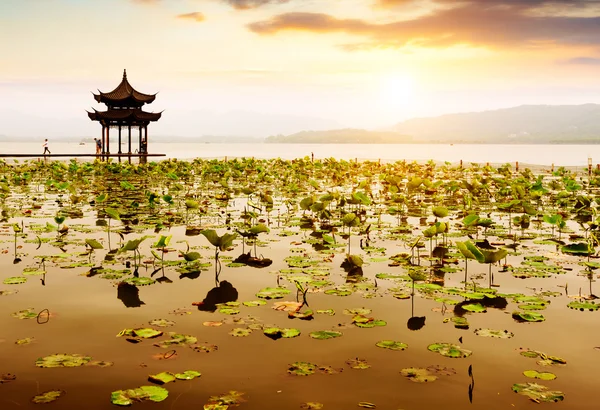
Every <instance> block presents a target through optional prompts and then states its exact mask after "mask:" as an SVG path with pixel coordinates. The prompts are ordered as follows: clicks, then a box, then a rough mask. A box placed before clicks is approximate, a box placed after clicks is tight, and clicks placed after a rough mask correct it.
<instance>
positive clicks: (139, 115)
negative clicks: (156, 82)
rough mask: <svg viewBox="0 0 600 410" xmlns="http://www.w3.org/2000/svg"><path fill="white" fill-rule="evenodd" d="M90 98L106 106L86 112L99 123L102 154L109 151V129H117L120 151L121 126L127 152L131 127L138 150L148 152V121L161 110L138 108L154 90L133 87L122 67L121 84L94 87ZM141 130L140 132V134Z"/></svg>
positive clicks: (156, 118)
mask: <svg viewBox="0 0 600 410" xmlns="http://www.w3.org/2000/svg"><path fill="white" fill-rule="evenodd" d="M98 93H99V94H94V99H95V100H96V101H97V102H98V103H103V104H106V106H107V107H108V110H106V111H97V110H96V109H93V110H94V112H89V111H88V112H87V113H88V117H90V119H91V120H92V121H98V122H100V124H101V125H102V155H110V137H109V130H110V129H111V128H113V129H115V128H118V130H119V145H118V147H119V152H118V153H119V154H122V152H121V130H122V129H123V128H126V129H127V130H128V141H129V145H128V153H129V154H131V128H132V127H134V128H138V130H139V139H138V152H139V153H140V154H147V153H148V124H149V123H150V122H154V121H158V120H159V119H160V116H161V115H162V112H159V113H153V112H146V111H143V110H142V107H143V106H144V104H150V103H152V102H153V101H154V100H155V99H156V94H143V93H140V92H139V91H136V90H135V89H134V88H133V87H132V86H131V84H129V81H127V70H123V80H122V81H121V84H119V85H118V86H117V88H115V89H114V90H112V91H111V92H108V93H103V92H102V91H100V90H98ZM92 94H93V93H92ZM142 132H143V135H142Z"/></svg>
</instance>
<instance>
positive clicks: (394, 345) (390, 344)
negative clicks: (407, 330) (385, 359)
mask: <svg viewBox="0 0 600 410" xmlns="http://www.w3.org/2000/svg"><path fill="white" fill-rule="evenodd" d="M375 346H377V347H381V348H384V349H390V350H405V349H407V348H408V345H407V344H406V343H402V342H395V341H393V340H382V341H380V342H377V343H375Z"/></svg>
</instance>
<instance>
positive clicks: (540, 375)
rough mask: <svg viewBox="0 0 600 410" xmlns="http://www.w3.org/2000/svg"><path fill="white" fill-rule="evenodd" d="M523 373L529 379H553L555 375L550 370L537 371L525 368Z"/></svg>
mask: <svg viewBox="0 0 600 410" xmlns="http://www.w3.org/2000/svg"><path fill="white" fill-rule="evenodd" d="M523 374H524V375H525V376H527V377H529V378H531V379H540V380H554V379H556V375H555V374H554V373H550V372H538V371H537V370H525V371H524V372H523Z"/></svg>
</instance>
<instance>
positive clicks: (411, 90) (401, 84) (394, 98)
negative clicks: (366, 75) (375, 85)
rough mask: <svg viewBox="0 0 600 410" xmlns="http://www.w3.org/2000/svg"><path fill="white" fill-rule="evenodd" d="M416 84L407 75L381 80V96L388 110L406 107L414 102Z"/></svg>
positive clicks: (392, 76)
mask: <svg viewBox="0 0 600 410" xmlns="http://www.w3.org/2000/svg"><path fill="white" fill-rule="evenodd" d="M415 86H416V83H415V81H414V79H413V78H411V77H409V76H406V75H389V76H385V77H382V78H381V81H380V95H381V100H382V103H383V104H385V105H388V106H389V107H387V108H393V107H398V106H406V105H408V104H411V102H414V98H415V88H416V87H415Z"/></svg>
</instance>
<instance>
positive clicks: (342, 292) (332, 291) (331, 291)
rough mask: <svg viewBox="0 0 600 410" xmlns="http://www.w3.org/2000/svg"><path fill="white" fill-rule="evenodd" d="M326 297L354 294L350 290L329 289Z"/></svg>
mask: <svg viewBox="0 0 600 410" xmlns="http://www.w3.org/2000/svg"><path fill="white" fill-rule="evenodd" d="M324 293H325V294H326V295H335V296H350V295H351V294H352V291H351V290H348V289H338V288H336V289H327V290H326V291H325V292H324Z"/></svg>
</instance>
